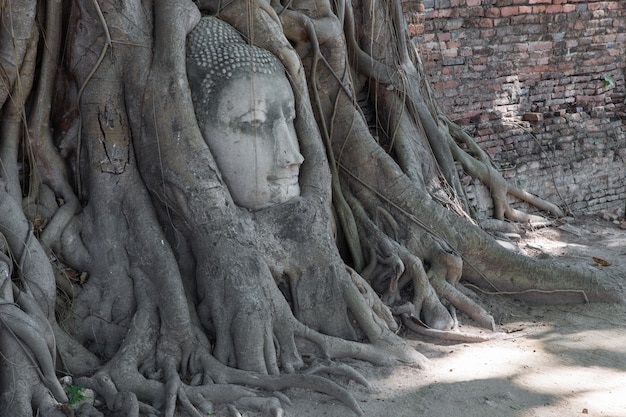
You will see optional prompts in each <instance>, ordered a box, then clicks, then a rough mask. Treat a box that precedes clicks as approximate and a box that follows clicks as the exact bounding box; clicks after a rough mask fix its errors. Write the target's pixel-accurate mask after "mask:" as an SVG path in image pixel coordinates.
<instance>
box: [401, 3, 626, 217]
mask: <svg viewBox="0 0 626 417" xmlns="http://www.w3.org/2000/svg"><path fill="white" fill-rule="evenodd" d="M416 3H417V4H421V5H422V6H423V9H424V10H423V12H419V11H417V10H416V9H415V8H414V7H413V8H412V7H411V6H412V5H415V4H416ZM405 11H407V12H406V13H407V15H408V17H409V18H410V19H411V22H412V25H411V31H412V34H413V36H414V38H413V42H414V43H415V44H416V45H417V46H418V48H419V50H420V52H421V54H422V60H423V62H424V64H425V69H426V72H427V75H428V76H429V78H430V80H431V83H432V85H433V88H434V91H435V94H436V96H437V100H438V102H439V104H440V106H441V107H442V108H443V109H444V110H445V111H446V112H447V113H448V114H449V115H450V116H452V119H453V120H456V121H457V122H458V123H459V124H460V125H462V126H463V127H465V129H466V130H468V131H471V132H473V137H474V138H475V139H476V141H477V142H478V143H479V144H480V145H481V146H482V147H483V149H485V150H486V151H487V153H488V154H489V155H490V156H491V157H492V158H493V159H494V162H495V163H496V166H500V167H501V169H502V172H503V175H504V176H505V178H507V180H508V181H510V182H511V183H514V184H515V185H517V186H519V187H522V188H524V189H525V190H527V191H529V192H531V193H534V194H537V195H540V196H542V197H544V198H547V199H548V200H551V201H553V202H554V203H557V204H561V205H567V206H568V207H569V209H570V210H572V211H575V212H580V211H598V210H601V209H605V210H613V211H615V210H618V209H621V210H623V208H624V200H626V133H625V128H624V123H625V121H626V86H625V81H624V77H625V73H626V61H625V60H624V52H625V50H626V1H623V0H609V1H607V0H604V1H600V0H575V1H574V0H569V1H565V0H506V1H497V2H496V1H491V0H489V1H487V0H459V1H458V2H452V1H450V2H441V1H426V0H422V1H420V0H417V2H415V1H409V0H407V1H406V2H405ZM480 187H482V185H480V184H478V183H475V182H473V181H471V182H470V195H472V196H475V197H474V198H476V199H479V198H480V196H482V195H484V194H485V193H484V192H481V191H478V189H479V188H480ZM474 204H475V205H476V206H480V207H483V206H484V205H485V204H484V203H483V202H476V203H474ZM514 205H516V206H517V207H518V208H524V205H523V204H522V203H514Z"/></svg>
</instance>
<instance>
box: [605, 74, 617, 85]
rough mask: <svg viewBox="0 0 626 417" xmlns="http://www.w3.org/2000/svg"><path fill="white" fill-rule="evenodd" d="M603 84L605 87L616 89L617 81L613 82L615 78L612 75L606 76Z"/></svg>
mask: <svg viewBox="0 0 626 417" xmlns="http://www.w3.org/2000/svg"><path fill="white" fill-rule="evenodd" d="M602 82H603V83H604V86H605V87H609V86H610V87H615V81H614V80H613V77H612V76H610V75H605V76H604V78H603V80H602Z"/></svg>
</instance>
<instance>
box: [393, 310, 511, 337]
mask: <svg viewBox="0 0 626 417" xmlns="http://www.w3.org/2000/svg"><path fill="white" fill-rule="evenodd" d="M400 317H401V318H402V324H404V325H405V326H406V328H407V329H409V330H410V331H412V332H414V333H416V334H418V335H420V336H426V337H430V338H433V339H436V340H446V341H452V342H463V343H481V342H487V341H489V340H495V339H500V338H502V337H504V333H491V334H489V335H477V334H471V333H466V332H459V331H448V330H437V329H432V328H430V327H427V326H426V325H425V324H424V323H423V322H422V321H421V320H419V319H418V318H416V317H415V316H414V315H410V314H407V313H402V314H400Z"/></svg>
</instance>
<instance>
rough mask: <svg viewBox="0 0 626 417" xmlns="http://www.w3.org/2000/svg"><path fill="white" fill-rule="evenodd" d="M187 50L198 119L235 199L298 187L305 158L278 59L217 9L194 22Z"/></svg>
mask: <svg viewBox="0 0 626 417" xmlns="http://www.w3.org/2000/svg"><path fill="white" fill-rule="evenodd" d="M186 53H187V76H188V79H189V86H190V89H191V97H192V100H193V104H194V109H195V112H196V119H197V120H198V124H199V126H200V129H201V131H202V135H203V137H204V140H205V141H206V143H207V145H208V146H209V149H210V150H211V153H212V154H213V157H214V158H215V162H216V163H217V167H218V168H219V170H220V172H221V174H222V177H223V179H224V182H225V183H226V186H227V187H228V189H229V191H230V194H231V196H232V198H233V201H234V202H235V203H236V204H237V205H239V206H241V207H245V208H248V209H250V210H259V209H262V208H266V207H270V206H273V205H276V204H280V203H284V202H286V201H288V200H290V199H292V198H294V197H296V196H298V195H300V186H299V185H298V176H299V173H300V166H301V165H302V162H303V161H304V158H303V157H302V155H301V154H300V148H299V145H298V138H297V136H296V131H295V127H294V119H295V117H296V114H295V101H294V96H293V91H292V89H291V84H290V83H289V80H288V79H287V76H286V75H285V71H284V69H283V67H282V65H281V63H280V61H278V59H277V58H276V57H275V56H274V55H272V54H271V53H270V52H268V51H266V50H264V49H261V48H258V47H256V46H253V45H249V44H247V43H246V42H245V41H244V40H243V39H242V37H241V36H240V35H239V33H238V32H237V31H236V30H235V29H234V28H232V27H231V26H229V25H228V24H227V23H225V22H223V21H221V20H219V19H217V18H215V17H204V18H202V19H201V21H200V23H198V25H197V26H196V27H195V28H194V29H193V30H192V32H191V33H190V34H189V36H188V38H187V52H186Z"/></svg>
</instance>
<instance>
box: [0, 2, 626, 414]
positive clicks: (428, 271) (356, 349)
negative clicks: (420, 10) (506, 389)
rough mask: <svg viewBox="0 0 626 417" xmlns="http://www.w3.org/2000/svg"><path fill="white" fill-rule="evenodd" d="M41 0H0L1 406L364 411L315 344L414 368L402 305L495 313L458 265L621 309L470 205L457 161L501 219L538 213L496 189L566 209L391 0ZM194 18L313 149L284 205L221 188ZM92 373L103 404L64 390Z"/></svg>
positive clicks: (614, 297) (429, 313)
mask: <svg viewBox="0 0 626 417" xmlns="http://www.w3.org/2000/svg"><path fill="white" fill-rule="evenodd" d="M40 3H41V4H37V2H34V1H17V2H16V1H13V2H11V7H9V6H7V5H5V6H3V8H2V13H3V16H4V19H3V21H2V23H1V25H2V26H1V27H0V49H1V50H2V52H3V53H2V54H1V56H2V57H3V58H2V65H3V69H4V70H3V72H2V75H1V77H2V81H3V82H2V85H1V86H0V103H3V107H2V114H3V121H2V127H1V129H2V137H1V138H0V140H1V142H0V163H1V166H2V170H0V237H2V239H0V367H1V368H2V371H1V372H0V415H7V416H8V415H20V416H27V415H33V416H34V415H50V416H54V415H71V413H72V412H74V411H76V412H80V413H81V415H93V416H98V415H113V414H114V413H118V414H119V415H121V414H123V415H128V416H139V415H156V414H159V415H161V414H162V415H166V416H174V415H178V414H179V413H182V412H183V411H182V410H184V412H186V413H187V414H190V415H201V414H202V413H205V414H206V413H207V412H209V411H213V408H214V407H221V406H225V405H227V404H231V405H235V406H237V407H244V408H258V409H261V410H264V411H265V412H267V413H271V414H272V415H277V414H279V413H281V412H282V408H281V404H280V399H281V398H282V395H280V394H275V395H276V397H274V396H272V394H261V395H260V392H259V391H258V390H256V388H261V389H263V390H265V391H267V392H269V393H271V392H276V391H280V390H282V389H285V388H289V387H301V388H308V389H312V390H316V391H320V392H323V393H326V394H328V395H331V396H334V397H336V398H337V399H339V400H341V401H342V402H343V403H344V404H345V405H346V406H347V407H349V408H350V409H352V410H353V411H354V412H355V413H356V414H359V415H360V414H362V410H361V409H360V408H359V405H358V404H356V402H355V401H354V400H353V398H352V397H351V395H350V393H349V392H348V391H347V390H346V389H344V388H343V387H341V386H339V385H338V384H337V383H335V382H333V381H332V380H331V379H329V378H326V377H321V376H318V375H315V374H316V373H325V374H326V373H331V374H333V373H334V374H340V375H343V376H346V377H348V378H351V379H354V380H356V381H358V382H361V383H365V381H364V380H363V378H362V377H360V375H358V374H357V373H356V372H355V371H353V370H352V369H351V368H349V367H347V366H345V365H342V364H340V363H337V362H329V364H328V365H321V366H320V365H318V364H316V361H315V360H314V359H315V358H321V359H325V360H326V359H339V358H346V357H349V358H357V359H363V360H368V361H370V362H372V363H374V364H394V363H405V364H411V365H415V366H423V365H425V364H426V362H427V361H426V359H425V358H424V357H423V356H422V355H420V354H419V353H418V352H416V351H415V350H413V349H412V348H410V347H409V346H408V344H406V343H405V342H404V341H403V340H402V339H401V338H400V337H399V336H397V335H396V334H395V333H394V332H395V331H396V330H397V329H398V326H399V323H400V321H401V319H404V322H405V323H407V320H408V321H409V322H410V321H411V320H413V321H418V322H422V323H425V325H426V326H428V327H430V329H425V330H418V331H419V332H425V333H426V334H430V335H435V336H438V337H442V338H444V339H446V338H460V339H461V340H470V339H471V340H475V339H476V338H472V335H465V334H461V333H459V332H457V331H455V330H454V328H455V324H456V323H455V320H454V318H453V315H452V314H451V313H450V312H449V311H450V305H452V306H454V307H456V308H457V309H459V310H461V311H463V312H465V313H466V314H467V315H468V316H469V317H470V318H471V319H473V320H475V321H476V322H477V323H478V324H480V325H482V326H484V327H487V328H490V329H493V330H495V325H494V321H493V319H492V318H491V316H490V314H489V313H488V312H487V311H486V310H485V309H484V308H483V307H482V306H480V305H479V304H477V303H476V302H475V301H473V298H472V297H470V296H468V292H469V290H467V289H466V288H464V287H463V280H466V281H469V282H471V283H473V284H474V285H476V286H480V287H482V288H484V289H485V290H487V291H496V292H497V291H503V292H506V293H518V295H519V296H521V297H526V298H528V299H530V300H531V301H540V302H588V301H608V302H620V303H623V302H624V292H623V289H621V288H614V287H612V286H611V285H610V284H609V281H608V280H606V279H604V278H603V277H601V276H599V275H598V272H597V271H595V270H590V269H586V268H585V267H583V266H575V265H561V264H558V263H556V262H547V261H539V260H535V259H529V258H526V257H523V256H520V255H517V254H514V253H511V252H510V251H508V250H506V249H504V248H502V247H501V246H500V245H499V244H498V243H497V242H496V241H495V240H494V239H493V238H492V237H491V236H490V235H488V234H486V233H485V232H484V231H482V230H481V229H480V228H479V227H478V226H477V225H476V224H475V223H474V222H473V221H472V220H471V218H470V216H469V215H468V213H467V212H466V207H467V203H466V201H465V200H464V192H463V189H462V187H461V184H460V182H459V181H458V177H457V165H455V161H457V162H458V163H459V164H460V165H461V166H463V167H464V169H466V170H467V172H468V173H469V174H470V175H475V176H477V177H479V178H480V179H481V180H482V181H484V182H486V183H487V185H488V186H490V187H491V188H492V190H493V196H494V201H495V202H496V203H497V207H498V209H497V210H496V217H499V218H502V217H504V216H507V217H509V218H513V219H514V220H521V221H525V222H526V221H531V222H543V221H544V219H542V218H535V217H526V216H525V215H524V214H523V213H519V212H517V211H515V210H512V209H511V208H510V207H509V206H508V204H507V202H506V198H504V197H505V195H506V193H512V194H514V195H517V196H520V197H521V198H525V199H527V200H528V201H531V202H533V203H536V204H537V205H538V206H540V207H541V208H542V209H545V210H548V211H550V212H551V213H552V214H554V215H558V214H560V211H559V209H558V207H556V206H554V205H551V204H549V203H547V202H544V201H542V200H541V199H538V198H536V197H534V196H527V195H522V194H521V193H520V192H519V190H516V189H515V188H514V187H512V186H510V185H508V184H507V183H506V181H505V180H504V179H503V178H501V177H499V176H497V172H496V171H494V170H493V168H492V167H491V166H490V163H489V161H488V159H487V158H486V155H485V154H484V153H481V151H480V149H479V148H478V147H477V146H476V145H475V143H473V141H472V139H471V138H470V137H468V136H467V135H465V134H463V133H462V132H461V131H460V130H459V129H458V127H456V126H455V125H454V124H452V123H451V122H450V121H449V120H448V119H447V118H446V117H445V115H442V114H441V113H440V110H439V109H438V107H437V106H436V103H434V102H433V101H432V98H431V95H430V93H429V87H428V83H427V81H426V80H425V79H424V77H423V76H422V72H421V62H420V60H419V57H418V56H417V54H416V52H415V51H413V50H412V49H411V47H410V43H409V42H408V41H407V36H406V33H405V32H404V29H403V27H404V26H403V22H402V15H401V9H400V3H399V2H397V1H394V0H388V1H375V2H374V1H363V2H356V3H355V2H353V3H350V2H338V3H333V4H331V3H330V2H327V1H325V0H298V1H293V2H289V4H285V5H281V4H279V3H278V2H272V3H271V5H270V4H268V3H265V2H261V1H252V2H245V3H244V2H241V1H238V0H235V1H232V2H217V1H200V2H196V4H194V3H192V2H191V1H189V0H180V1H168V0H143V1H141V0H132V1H127V2H114V1H108V0H99V1H96V0H94V1H72V2H59V1H58V0H48V1H47V2H45V4H43V2H40ZM202 14H212V15H217V16H218V18H219V19H221V20H223V21H225V22H227V23H228V24H230V25H232V27H234V28H235V29H236V30H238V31H239V33H241V35H242V36H243V38H244V39H245V40H246V41H247V42H249V43H251V44H255V45H257V46H259V47H261V48H263V49H266V50H268V51H270V52H272V53H273V54H274V55H275V56H276V57H277V58H278V59H279V60H280V62H281V63H282V65H283V66H284V68H285V71H286V73H287V74H288V76H289V80H290V81H291V86H292V89H293V91H294V96H295V101H296V113H297V117H296V119H295V122H294V125H295V129H296V132H297V136H298V142H299V147H300V152H301V153H302V155H303V156H304V160H305V162H304V164H303V165H302V167H301V172H300V176H299V186H300V190H301V192H300V195H299V196H297V197H295V198H293V199H291V200H290V201H287V202H285V203H282V204H279V205H275V206H272V207H268V208H265V209H262V210H252V211H251V210H248V209H245V208H242V207H239V206H238V205H236V204H235V203H234V202H233V199H232V197H231V195H230V192H229V188H228V186H227V184H226V182H225V180H224V179H223V177H222V175H221V173H220V170H219V168H218V164H217V163H216V160H215V159H214V157H213V154H212V153H211V149H210V147H209V146H208V145H207V141H206V138H204V137H203V131H202V130H201V129H200V127H199V124H198V121H197V119H196V113H195V112H194V104H193V100H192V96H191V94H190V88H197V85H196V84H193V83H192V84H193V85H192V86H191V87H190V81H189V79H188V75H187V69H186V60H187V59H189V57H188V56H186V42H187V35H188V34H189V32H190V31H192V30H193V29H194V27H196V25H197V23H198V22H199V20H200V19H201V18H202V17H201V16H202ZM44 22H45V23H44ZM37 55H39V56H37ZM192 81H193V80H192ZM460 143H463V146H460ZM464 149H467V151H466V150H464ZM470 153H471V155H470ZM488 179H489V181H490V182H488ZM251 180H252V179H251ZM405 288H406V289H407V291H402V292H401V290H404V289H405ZM408 289H410V291H408ZM408 293H410V294H411V295H410V296H409V298H407V294H408ZM407 303H408V304H407ZM392 312H393V313H395V316H394V314H392ZM408 326H409V327H410V325H408ZM307 341H308V342H309V343H306V342H307ZM62 375H69V376H71V377H72V378H73V382H67V381H66V380H65V382H64V384H65V387H63V386H62V384H61V382H60V380H59V379H58V378H59V377H60V376H62ZM64 388H65V389H64ZM84 388H90V389H92V390H94V392H95V395H96V396H97V397H98V398H100V399H101V400H102V402H101V404H102V405H97V404H96V405H95V406H94V405H93V404H90V403H84V404H80V405H79V404H76V397H75V394H76V392H82V391H81V390H83V389H84ZM67 393H72V394H71V395H69V396H68V395H67ZM73 409H74V410H73Z"/></svg>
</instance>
